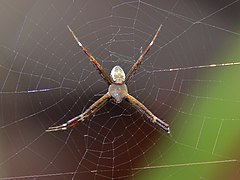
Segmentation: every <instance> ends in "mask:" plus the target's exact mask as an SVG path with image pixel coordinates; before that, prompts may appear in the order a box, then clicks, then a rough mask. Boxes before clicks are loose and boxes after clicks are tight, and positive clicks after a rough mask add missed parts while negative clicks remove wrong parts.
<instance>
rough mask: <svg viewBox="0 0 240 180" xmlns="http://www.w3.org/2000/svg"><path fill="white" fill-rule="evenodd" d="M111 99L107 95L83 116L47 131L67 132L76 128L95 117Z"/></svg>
mask: <svg viewBox="0 0 240 180" xmlns="http://www.w3.org/2000/svg"><path fill="white" fill-rule="evenodd" d="M110 98H111V96H110V94H109V93H106V94H105V95H104V96H102V97H101V98H100V99H98V100H97V101H96V102H95V103H93V104H92V105H91V106H90V107H89V108H88V109H87V110H86V111H84V112H83V113H82V114H80V115H78V116H76V117H75V118H73V119H70V120H69V121H67V122H66V123H64V124H62V125H59V126H52V127H49V128H48V129H47V130H46V131H47V132H49V131H59V130H66V129H68V128H71V127H74V126H76V125H77V124H78V123H79V122H83V121H84V120H85V119H87V118H88V117H89V116H91V115H93V114H94V113H96V112H97V110H99V109H100V108H101V107H102V106H103V105H104V104H105V103H106V102H107V101H108V100H109V99H110Z"/></svg>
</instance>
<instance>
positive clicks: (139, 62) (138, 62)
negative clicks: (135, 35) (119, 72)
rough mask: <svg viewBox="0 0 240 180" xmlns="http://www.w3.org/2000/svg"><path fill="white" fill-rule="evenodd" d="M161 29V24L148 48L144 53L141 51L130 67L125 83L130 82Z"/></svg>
mask: <svg viewBox="0 0 240 180" xmlns="http://www.w3.org/2000/svg"><path fill="white" fill-rule="evenodd" d="M161 28H162V24H161V25H160V26H159V28H158V30H157V32H156V34H155V35H154V37H153V39H152V41H151V42H150V43H149V45H148V47H147V48H146V49H145V51H143V53H142V54H141V55H140V57H139V58H138V59H137V61H136V62H135V63H134V64H133V66H132V67H131V69H130V70H129V72H128V73H127V76H126V80H125V82H126V83H127V81H128V80H130V78H131V76H132V75H133V73H134V72H135V71H136V70H137V69H138V67H139V66H140V64H141V63H142V60H143V58H144V57H145V55H146V54H147V53H148V51H149V50H150V49H151V47H152V45H153V43H154V42H155V40H156V38H157V36H158V34H159V32H160V30H161Z"/></svg>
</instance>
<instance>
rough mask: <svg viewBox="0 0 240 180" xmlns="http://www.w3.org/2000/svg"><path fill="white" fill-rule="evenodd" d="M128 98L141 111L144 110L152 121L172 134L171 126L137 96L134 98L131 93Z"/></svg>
mask: <svg viewBox="0 0 240 180" xmlns="http://www.w3.org/2000/svg"><path fill="white" fill-rule="evenodd" d="M126 100H127V101H128V102H130V103H131V104H132V105H134V106H135V107H136V108H138V109H139V110H140V111H142V112H143V113H144V114H145V115H146V116H147V117H148V118H149V119H150V120H151V122H152V123H154V124H157V125H158V126H160V127H161V128H162V129H163V130H164V131H165V132H167V133H168V134H170V128H169V125H168V124H167V123H165V122H164V121H163V120H161V119H159V118H158V117H157V116H155V115H154V114H153V113H152V112H151V111H150V110H149V109H148V108H146V107H145V106H144V105H143V104H142V103H141V102H139V101H138V100H137V99H136V98H134V97H133V96H131V95H129V94H128V95H127V96H126Z"/></svg>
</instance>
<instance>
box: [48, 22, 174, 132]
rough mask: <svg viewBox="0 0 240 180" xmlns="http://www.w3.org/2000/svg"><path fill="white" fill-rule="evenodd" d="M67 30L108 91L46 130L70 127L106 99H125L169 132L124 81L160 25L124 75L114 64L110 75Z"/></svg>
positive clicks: (135, 68) (92, 111)
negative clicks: (57, 124) (65, 119)
mask: <svg viewBox="0 0 240 180" xmlns="http://www.w3.org/2000/svg"><path fill="white" fill-rule="evenodd" d="M67 27H68V29H69V31H70V32H71V33H72V36H73V37H74V39H75V40H76V41H77V43H78V45H79V46H80V47H81V49H82V50H83V51H84V53H85V54H86V55H87V56H88V58H89V60H90V61H91V63H92V64H93V65H95V66H96V67H97V69H98V71H99V73H100V74H101V75H102V78H103V79H104V80H105V81H106V83H107V84H108V85H109V88H108V92H107V93H106V94H105V95H103V96H102V97H101V98H100V99H98V100H97V101H96V102H94V103H93V104H92V105H91V106H90V107H89V108H88V109H86V110H85V111H84V112H83V113H82V114H80V115H78V116H76V117H74V118H73V119H70V120H69V121H67V122H66V123H64V124H62V125H59V126H52V127H49V128H48V129H47V130H46V131H58V130H66V129H68V128H70V127H73V126H76V125H77V124H78V123H79V122H83V121H84V120H85V119H86V118H88V117H89V116H91V115H93V114H94V113H96V111H97V110H99V109H100V108H101V107H102V106H103V105H104V104H105V103H106V102H107V101H108V100H110V99H113V100H114V101H115V102H116V103H120V102H122V100H126V101H128V102H129V103H131V104H132V105H134V106H135V107H136V108H137V109H139V110H140V111H142V112H143V113H144V114H145V115H146V116H147V117H148V118H149V119H150V120H151V122H152V123H155V124H157V125H159V126H160V127H161V128H162V129H163V130H164V131H166V132H167V133H170V128H169V125H168V124H167V123H165V122H164V121H162V120H161V119H159V118H158V117H157V116H155V115H154V114H153V113H152V112H151V111H150V110H149V109H147V108H146V107H145V106H144V105H143V104H142V103H141V102H139V101H138V100H137V99H135V98H134V97H133V96H131V95H130V94H128V89H127V86H126V83H127V82H128V81H129V79H130V78H131V76H132V75H133V73H134V72H135V71H136V70H137V69H138V67H139V66H140V64H141V63H142V60H143V58H144V56H145V55H146V54H147V53H148V51H149V50H150V48H151V47H152V45H153V43H154V41H155V40H156V38H157V36H158V34H159V32H160V29H161V27H162V25H160V27H159V28H158V30H157V32H156V34H155V35H154V37H153V39H152V41H151V42H150V44H149V45H148V46H147V48H146V49H145V51H144V52H143V53H142V54H141V56H140V57H139V58H138V59H137V61H136V62H135V63H134V64H133V66H132V68H131V69H130V70H129V72H128V74H127V75H126V76H125V73H124V71H123V69H122V68H121V67H120V66H115V67H114V68H113V69H112V71H111V74H110V77H111V78H110V77H109V76H108V74H107V73H106V72H105V70H104V69H103V67H102V66H101V65H100V64H99V62H98V61H97V60H96V59H95V58H94V57H93V56H92V55H91V54H90V53H89V52H88V50H87V49H86V48H85V47H84V46H83V45H82V43H81V42H80V41H79V40H78V38H77V36H76V35H75V34H74V32H73V31H72V29H71V28H70V27H69V26H67Z"/></svg>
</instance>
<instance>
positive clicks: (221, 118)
mask: <svg viewBox="0 0 240 180" xmlns="http://www.w3.org/2000/svg"><path fill="white" fill-rule="evenodd" d="M236 31H239V30H236ZM214 58H216V59H225V60H226V62H239V58H240V38H236V39H235V40H234V41H227V40H226V43H225V44H224V45H223V46H222V49H221V50H220V51H219V52H218V53H216V56H215V57H214ZM209 71H211V73H206V74H202V78H203V79H207V80H208V79H212V77H214V79H215V81H216V83H214V81H213V82H211V83H209V86H204V87H202V88H201V89H199V88H197V89H194V88H193V89H191V91H192V92H193V94H197V95H199V97H200V98H199V99H198V100H197V101H196V102H195V105H194V108H192V106H193V101H191V100H190V101H188V98H186V101H185V103H184V107H181V108H183V109H192V110H191V115H187V116H184V115H177V116H176V117H175V118H176V119H177V120H176V121H175V122H174V125H173V126H174V129H175V128H176V129H177V130H178V129H181V131H179V132H174V134H173V137H172V138H173V139H174V140H172V143H173V146H172V147H171V149H168V150H167V152H166V153H167V154H164V158H163V157H161V158H160V157H159V154H157V155H156V154H155V155H156V156H155V155H154V153H152V152H150V153H148V157H149V158H150V159H152V161H153V162H154V163H151V164H149V166H148V168H146V169H144V168H143V170H142V171H141V172H139V173H138V175H137V179H139V180H140V179H149V180H150V179H211V180H213V179H216V180H218V179H224V180H227V179H236V180H237V179H240V164H239V159H240V153H239V148H240V141H239V137H240V103H239V102H240V65H233V66H224V67H213V68H212V70H209ZM213 72H214V73H213ZM210 76H212V77H210ZM218 80H219V81H218ZM204 97H205V98H204ZM190 99H191V98H190ZM182 122H183V123H182ZM180 127H181V128H180ZM175 133H176V134H175ZM165 143H169V142H163V143H160V145H159V146H156V148H157V149H158V148H159V149H164V146H165ZM161 166H162V167H161ZM149 167H150V168H149ZM151 167H152V168H151Z"/></svg>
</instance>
